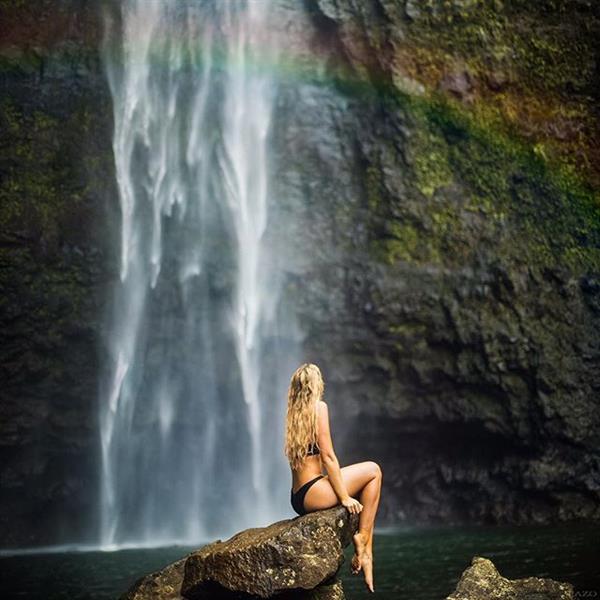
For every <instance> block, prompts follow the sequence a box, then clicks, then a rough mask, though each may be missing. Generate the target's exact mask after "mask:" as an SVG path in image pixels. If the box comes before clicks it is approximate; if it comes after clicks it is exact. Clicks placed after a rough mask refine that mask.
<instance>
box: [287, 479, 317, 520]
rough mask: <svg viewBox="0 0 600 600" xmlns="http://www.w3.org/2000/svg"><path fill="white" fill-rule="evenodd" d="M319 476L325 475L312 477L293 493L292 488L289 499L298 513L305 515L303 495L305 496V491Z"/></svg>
mask: <svg viewBox="0 0 600 600" xmlns="http://www.w3.org/2000/svg"><path fill="white" fill-rule="evenodd" d="M321 477H325V475H317V476H316V477H315V478H314V479H311V480H310V481H307V482H306V483H305V484H304V485H303V486H302V487H301V488H300V489H299V490H298V491H297V492H295V493H294V488H292V490H291V491H292V495H291V497H290V500H291V502H292V508H293V509H294V510H295V511H296V512H297V513H298V514H299V515H305V514H306V512H307V511H305V510H304V496H306V492H308V490H309V488H310V486H311V485H312V484H313V483H316V482H317V481H319V479H321Z"/></svg>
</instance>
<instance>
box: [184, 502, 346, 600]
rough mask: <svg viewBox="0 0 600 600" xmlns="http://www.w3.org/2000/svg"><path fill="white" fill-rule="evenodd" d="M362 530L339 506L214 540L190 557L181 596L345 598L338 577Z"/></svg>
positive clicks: (198, 599)
mask: <svg viewBox="0 0 600 600" xmlns="http://www.w3.org/2000/svg"><path fill="white" fill-rule="evenodd" d="M357 527H358V516H356V515H350V514H349V513H348V511H347V510H346V509H345V508H344V507H341V506H338V507H335V508H331V509H328V510H324V511H318V512H314V513H309V514H308V515H304V516H302V517H296V518H294V519H286V520H284V521H278V522H277V523H273V524H272V525H269V526H268V527H261V528H253V529H247V530H245V531H242V532H240V533H238V534H236V535H234V536H233V537H232V538H230V539H229V540H226V541H224V542H221V541H216V542H213V543H212V544H208V545H207V546H205V547H203V548H201V549H200V550H198V551H197V552H194V553H193V554H191V555H190V556H189V557H188V558H187V560H186V562H185V574H184V578H183V584H182V587H181V591H182V596H183V597H184V598H187V599H189V600H202V599H205V598H206V599H209V598H210V599H212V598H219V597H222V598H233V597H238V595H239V594H250V595H254V596H259V597H261V598H270V597H272V596H277V597H278V598H286V597H289V598H292V597H293V598H315V599H316V598H319V599H324V598H328V599H329V598H331V599H333V598H343V597H344V596H343V591H342V588H341V583H340V582H338V581H336V580H335V576H336V573H337V572H338V570H339V568H340V566H341V565H342V563H343V562H344V553H343V552H344V548H345V547H346V546H347V545H348V544H349V543H350V542H351V540H352V535H353V533H354V532H355V531H356V529H357ZM306 592H308V594H307V593H306ZM284 593H285V596H284V595H282V594H284ZM236 594H238V595H236Z"/></svg>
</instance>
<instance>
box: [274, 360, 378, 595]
mask: <svg viewBox="0 0 600 600" xmlns="http://www.w3.org/2000/svg"><path fill="white" fill-rule="evenodd" d="M324 389H325V383H324V381H323V376H322V375H321V371H320V369H319V367H317V365H314V364H310V363H304V364H303V365H301V366H300V367H299V368H298V369H297V370H296V372H295V373H294V374H293V375H292V379H291V381H290V386H289V389H288V406H287V422H286V435H285V455H286V456H287V459H288V461H289V463H290V467H291V469H292V493H291V502H292V507H293V508H294V510H295V511H296V512H297V513H298V514H299V515H303V514H306V513H308V512H312V511H315V510H322V509H325V508H331V507H332V506H336V505H338V504H341V505H343V506H345V507H346V508H347V509H348V511H349V512H350V513H357V514H358V513H360V518H359V526H358V532H357V533H356V534H355V535H354V537H353V541H354V548H355V553H354V556H353V557H352V567H351V569H352V573H354V574H357V573H358V572H359V571H360V570H361V569H362V571H363V574H364V577H365V583H366V585H367V587H368V588H369V590H370V591H371V592H374V591H375V590H374V588H373V527H374V525H375V515H376V513H377V507H378V505H379V496H380V492H381V480H382V472H381V469H380V468H379V465H378V464H377V463H375V462H372V461H367V462H361V463H357V464H354V465H350V466H348V467H343V468H342V469H340V465H339V462H338V459H337V457H336V455H335V452H334V450H333V443H332V441H331V435H330V432H329V413H328V408H327V404H325V402H323V400H322V396H323V391H324ZM323 466H324V467H325V469H326V471H327V475H323V474H322V468H323ZM355 495H359V497H360V501H359V500H357V499H355V498H354V496H355Z"/></svg>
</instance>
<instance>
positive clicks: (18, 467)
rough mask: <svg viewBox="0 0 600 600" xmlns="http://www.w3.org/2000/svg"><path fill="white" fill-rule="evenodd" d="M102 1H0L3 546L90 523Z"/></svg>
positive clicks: (103, 209) (104, 172) (105, 188)
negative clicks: (96, 2) (99, 10)
mask: <svg viewBox="0 0 600 600" xmlns="http://www.w3.org/2000/svg"><path fill="white" fill-rule="evenodd" d="M94 4H95V3H90V2H82V1H76V0H69V1H61V2H54V1H35V2H31V1H27V2H18V1H12V2H11V1H8V0H4V1H2V2H0V40H1V43H0V82H1V83H0V88H1V90H2V91H1V93H0V140H1V144H0V319H1V327H0V336H1V341H0V464H1V467H0V469H1V480H0V481H1V494H0V539H1V540H2V543H1V544H0V545H2V546H4V547H6V546H13V545H18V544H27V543H51V542H56V541H61V539H67V540H72V539H74V538H77V537H79V534H80V533H81V532H83V531H84V530H85V531H90V525H89V523H88V522H87V518H88V516H89V514H90V510H89V509H91V507H92V506H93V504H94V503H95V497H96V495H97V494H96V479H97V476H96V473H97V467H96V462H97V457H96V454H97V447H98V445H97V424H96V414H97V408H96V406H97V399H96V389H97V371H98V364H99V356H98V352H99V347H100V345H99V343H98V340H99V336H100V319H101V316H102V314H103V309H102V304H103V302H104V294H105V290H106V289H107V282H108V281H109V280H110V279H112V277H113V273H111V261H112V258H114V257H113V256H112V254H111V252H112V248H113V247H114V246H115V244H116V243H118V238H117V239H112V238H111V236H112V235H113V233H112V228H111V227H109V226H108V223H109V222H110V220H111V219H113V218H114V217H115V215H114V210H115V205H114V204H112V213H111V204H110V203H109V202H108V200H107V199H109V198H112V194H113V193H114V189H115V184H114V181H115V178H114V172H113V168H112V150H111V134H112V121H111V119H112V107H111V100H110V95H109V93H108V89H107V84H106V82H105V78H104V76H103V74H102V73H101V70H100V63H99V56H98V47H99V40H100V35H101V29H100V22H99V20H98V13H97V6H94Z"/></svg>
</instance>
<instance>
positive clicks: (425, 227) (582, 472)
mask: <svg viewBox="0 0 600 600" xmlns="http://www.w3.org/2000/svg"><path fill="white" fill-rule="evenodd" d="M92 4H93V3H92ZM92 4H90V3H87V2H82V1H79V0H61V1H60V2H50V1H46V0H40V1H39V2H36V3H35V4H31V3H24V2H18V1H15V2H2V3H0V28H1V31H2V39H3V40H4V41H3V43H2V46H1V48H0V78H1V80H2V84H3V86H2V89H3V92H2V94H1V96H0V103H1V104H0V108H1V110H0V128H1V130H0V138H1V139H2V140H3V143H2V146H1V149H0V195H1V202H0V224H1V232H0V257H1V258H0V264H1V269H0V288H1V295H0V298H1V299H0V302H1V303H2V310H1V315H0V318H1V319H2V330H1V331H2V333H1V336H2V339H1V343H0V369H1V370H0V381H1V386H0V394H1V396H0V452H1V455H0V458H1V464H2V467H1V485H2V497H1V500H0V502H1V505H0V508H1V509H2V510H1V511H0V514H1V515H2V516H1V517H0V535H1V537H2V539H3V540H4V545H7V546H12V545H17V544H26V543H44V542H50V541H60V539H61V536H62V535H63V534H64V536H65V537H66V538H67V539H74V538H76V537H80V533H81V532H82V531H83V530H86V531H88V532H89V531H91V529H90V527H88V523H87V522H86V515H89V514H92V506H93V502H94V498H95V497H96V496H97V494H96V490H95V464H96V455H95V452H96V447H97V439H96V435H97V433H96V432H97V424H96V414H97V407H96V378H97V370H98V364H99V362H100V360H101V356H100V352H101V350H100V349H101V347H102V344H101V331H102V327H101V316H102V314H103V312H104V310H103V295H104V294H105V293H106V291H107V290H108V287H109V283H110V282H111V281H112V280H113V279H114V278H115V277H117V273H116V270H115V268H114V258H115V256H114V254H113V252H115V251H116V249H117V248H118V238H117V236H116V234H117V233H118V229H117V226H116V225H115V224H116V223H118V205H117V202H116V190H115V183H114V182H115V178H114V172H113V166H112V149H111V143H110V138H111V133H112V116H111V115H112V107H111V104H110V96H109V93H108V90H107V84H106V81H105V77H104V74H103V73H102V69H101V67H100V61H99V54H98V48H99V43H100V38H101V32H102V25H101V15H100V11H99V5H95V6H92ZM593 8H594V3H593V2H591V1H590V2H588V1H585V0H555V1H554V0H553V1H552V2H548V3H544V7H543V8H540V7H539V5H538V3H531V2H525V1H522V2H521V1H518V2H510V3H508V2H501V1H500V0H495V1H492V0H490V1H489V2H488V1H485V2H475V1H468V0H460V1H459V0H454V1H452V2H446V1H445V2H442V0H427V1H425V2H412V1H411V0H406V1H395V0H394V1H392V0H368V1H365V2H351V1H350V0H306V1H305V2H303V3H300V2H296V1H295V0H294V1H292V0H281V1H280V2H279V3H278V7H277V10H278V12H279V15H280V21H279V22H280V23H281V28H282V31H284V32H285V35H286V47H285V48H284V49H283V50H282V55H281V56H280V57H279V60H280V70H279V72H280V75H281V78H280V84H281V89H280V95H279V101H278V107H277V114H276V119H275V127H274V130H273V133H272V143H273V149H274V154H273V159H274V165H273V179H274V181H275V184H276V194H275V195H274V202H275V204H274V206H273V211H274V213H275V217H276V218H280V219H281V218H283V222H285V223H286V224H287V225H286V227H285V229H281V230H280V231H276V232H272V235H273V240H272V241H273V244H275V247H276V248H277V250H278V252H279V256H280V257H281V259H282V260H285V263H286V265H288V266H287V268H288V270H289V276H288V286H287V293H288V294H290V296H293V297H294V298H295V301H296V302H297V307H298V309H297V310H298V316H299V318H300V320H301V322H302V326H303V329H304V332H305V334H306V338H305V348H306V358H307V359H308V360H311V361H313V362H316V363H318V364H319V365H321V367H322V369H323V372H324V375H325V378H326V398H325V399H326V400H327V401H328V402H329V404H330V412H331V414H332V418H333V423H332V428H333V434H334V442H335V443H336V447H337V450H338V454H339V455H340V458H341V460H342V462H343V463H348V462H351V461H352V462H353V461H356V460H368V459H373V460H377V461H378V462H379V463H380V464H381V466H382V468H383V471H384V489H383V495H382V512H381V519H382V522H383V521H384V520H390V521H392V520H396V519H398V518H400V519H411V520H432V519H434V520H435V519H443V520H457V521H460V520H467V519H468V520H478V521H479V520H481V521H544V520H550V519H572V518H578V517H586V518H598V517H600V497H599V493H600V492H599V490H600V458H599V455H598V448H599V447H600V438H599V435H600V434H599V433H598V432H599V431H600V428H599V425H600V407H599V405H598V403H597V397H598V393H599V389H600V375H599V373H600V370H599V369H598V368H597V367H598V364H600V333H599V332H600V217H599V211H600V209H599V202H600V201H599V194H598V183H599V181H600V179H599V173H600V161H599V157H598V148H597V147H596V146H595V145H594V143H593V140H594V133H595V132H596V131H597V126H598V114H597V108H596V106H597V102H598V99H599V98H598V96H599V90H598V85H597V81H598V77H597V75H598V71H597V70H598V66H597V65H598V64H600V63H599V56H598V55H599V51H598V45H597V41H596V40H597V39H598V33H599V31H600V28H599V21H598V17H597V16H596V13H595V11H594V10H593ZM65 515H69V519H70V521H69V522H68V523H67V522H66V521H65V520H64V519H66V517H65Z"/></svg>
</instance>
